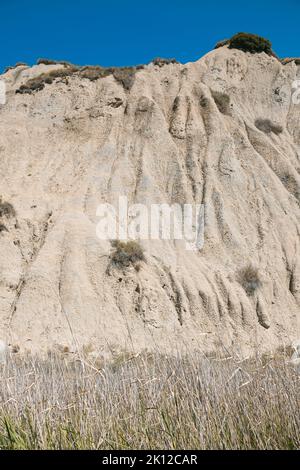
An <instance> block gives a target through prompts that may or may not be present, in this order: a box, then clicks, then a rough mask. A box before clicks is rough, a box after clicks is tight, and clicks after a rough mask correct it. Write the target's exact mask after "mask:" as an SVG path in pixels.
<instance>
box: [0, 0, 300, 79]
mask: <svg viewBox="0 0 300 470" xmlns="http://www.w3.org/2000/svg"><path fill="white" fill-rule="evenodd" d="M0 17H1V20H2V21H1V27H0V39H1V56H0V70H2V69H3V67H5V66H7V65H14V64H15V63H16V62H18V61H24V62H26V63H28V64H33V63H35V62H36V60H37V59H38V58H40V57H46V58H50V59H57V60H68V61H70V62H73V63H75V64H100V65H103V66H108V65H134V64H139V63H147V62H149V61H150V60H151V59H153V58H154V57H157V56H160V57H175V58H176V59H177V60H179V61H181V62H187V61H190V60H196V59H198V58H199V57H201V56H202V55H203V54H205V53H206V52H208V51H209V50H211V49H212V48H213V47H214V45H215V43H216V42H217V41H219V40H221V39H224V38H226V37H230V36H232V35H233V34H234V33H236V32H238V31H246V32H253V33H256V34H259V35H262V36H264V37H266V38H268V39H270V40H271V41H272V43H273V49H274V50H275V52H276V53H277V54H278V55H279V56H281V57H286V56H300V26H299V25H300V22H299V19H300V0H285V1H282V0H281V1H279V0H251V1H249V2H248V1H244V2H243V1H241V0H239V1H237V0H233V1H230V0H227V1H225V0H223V1H219V0H207V1H196V0H151V1H150V0H140V1H137V0H131V1H130V0H127V1H125V0H123V1H122V0H111V1H109V0H107V1H102V0H51V1H44V0H26V1H25V0H0Z"/></svg>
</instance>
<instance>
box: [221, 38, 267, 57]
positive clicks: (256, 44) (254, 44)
mask: <svg viewBox="0 0 300 470" xmlns="http://www.w3.org/2000/svg"><path fill="white" fill-rule="evenodd" d="M228 47H229V49H240V50H241V51H244V52H251V54H255V53H260V52H265V53H266V54H268V55H273V54H274V53H273V51H272V43H271V42H270V41H269V40H268V39H265V38H263V37H261V36H257V35H256V34H250V33H237V34H235V35H234V36H232V38H230V39H229V42H228Z"/></svg>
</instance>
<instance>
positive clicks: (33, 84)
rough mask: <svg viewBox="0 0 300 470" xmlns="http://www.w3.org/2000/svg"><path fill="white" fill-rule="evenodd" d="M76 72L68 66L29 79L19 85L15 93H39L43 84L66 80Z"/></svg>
mask: <svg viewBox="0 0 300 470" xmlns="http://www.w3.org/2000/svg"><path fill="white" fill-rule="evenodd" d="M76 72H78V68H77V67H76V66H70V67H69V66H68V67H64V68H62V69H58V70H50V71H49V72H47V73H42V74H41V75H38V76H37V77H34V78H31V79H30V80H28V81H27V82H26V83H25V84H24V85H21V86H20V88H19V89H18V90H16V93H21V94H24V93H29V94H31V93H32V92H34V91H41V90H43V88H44V87H45V84H47V85H51V83H53V82H54V80H56V79H57V78H61V79H66V78H67V77H70V76H72V75H74V74H75V73H76Z"/></svg>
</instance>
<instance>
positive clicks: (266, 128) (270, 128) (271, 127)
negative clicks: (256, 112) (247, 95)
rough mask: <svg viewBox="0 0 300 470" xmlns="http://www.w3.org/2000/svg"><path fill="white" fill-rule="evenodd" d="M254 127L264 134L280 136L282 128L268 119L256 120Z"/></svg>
mask: <svg viewBox="0 0 300 470" xmlns="http://www.w3.org/2000/svg"><path fill="white" fill-rule="evenodd" d="M255 126H256V127H257V129H259V130H260V131H262V132H264V133H265V134H270V133H271V132H273V133H274V134H276V135H279V134H281V132H282V131H283V127H282V126H281V125H280V124H276V123H275V122H272V121H270V119H256V121H255Z"/></svg>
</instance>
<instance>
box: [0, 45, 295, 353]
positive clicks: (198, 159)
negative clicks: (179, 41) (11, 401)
mask: <svg viewBox="0 0 300 470" xmlns="http://www.w3.org/2000/svg"><path fill="white" fill-rule="evenodd" d="M0 79H1V80H3V81H5V83H6V88H7V102H6V104H4V105H1V106H0V172H1V180H0V181H1V186H0V196H1V197H2V206H0V207H2V208H3V209H2V211H1V210H0V215H1V227H2V228H1V233H0V252H1V255H0V338H1V339H2V340H3V341H5V342H6V343H7V344H10V345H11V347H12V348H15V349H18V348H20V351H26V350H31V351H46V350H47V349H52V348H59V349H62V350H65V351H67V350H69V351H73V350H75V349H77V348H79V349H80V348H86V349H88V350H90V351H99V352H100V353H101V354H102V353H103V354H104V353H105V352H109V351H124V350H128V349H130V350H132V349H133V350H137V351H140V350H145V349H147V350H151V349H153V348H157V349H159V350H161V351H170V350H173V351H174V350H178V349H180V350H185V349H188V348H197V349H200V350H203V351H206V352H210V351H213V350H215V349H216V348H221V347H222V348H224V350H228V351H229V350H231V349H232V348H234V349H235V350H237V351H238V352H239V353H241V354H248V353H250V352H253V351H254V350H257V349H258V350H260V351H265V350H269V349H272V348H276V347H278V346H280V345H282V344H288V343H290V342H291V341H293V340H294V339H296V338H299V337H300V239H299V233H300V206H299V204H300V104H297V103H294V102H293V93H295V89H294V88H293V83H294V82H295V80H297V79H300V66H299V63H298V65H297V63H296V62H295V61H293V60H291V61H289V62H287V63H286V64H283V63H281V62H280V61H279V60H278V59H277V58H276V57H272V56H269V55H267V54H265V53H261V54H251V53H246V52H243V51H240V50H236V49H229V48H228V47H227V46H226V45H225V46H222V47H219V48H218V49H216V50H214V51H212V52H210V53H208V54H207V55H205V56H204V57H202V58H201V59H200V60H198V61H196V62H194V63H187V64H179V63H176V62H175V61H170V63H168V62H166V63H165V62H164V61H156V62H153V63H150V64H149V65H146V66H142V67H138V68H136V69H134V70H131V69H124V70H119V71H118V70H115V69H113V70H110V71H107V72H105V71H104V72H103V71H102V70H101V69H100V68H99V69H97V68H95V67H91V68H85V69H84V70H80V71H78V70H77V69H76V68H74V69H73V68H72V66H70V65H69V64H67V63H63V64H62V63H58V64H55V63H54V64H49V65H48V64H47V65H46V64H45V63H41V64H40V65H36V66H33V67H27V66H25V65H19V66H17V67H15V68H12V69H10V70H8V71H7V72H6V73H4V74H3V75H2V76H0ZM119 195H125V196H127V198H128V201H129V203H130V204H132V203H143V204H146V205H149V204H152V203H158V202H160V203H168V204H174V203H178V204H185V203H191V204H196V203H197V204H204V206H205V235H204V246H203V248H202V249H200V250H198V251H189V250H186V246H185V244H184V243H183V242H181V241H176V240H169V241H168V240H142V241H141V242H140V243H141V245H142V246H143V248H144V255H145V260H144V261H142V262H141V263H140V265H139V268H138V269H136V266H133V265H132V266H127V267H123V268H122V267H120V266H112V265H111V253H112V246H111V243H110V241H109V240H107V241H104V240H99V239H98V237H97V235H96V226H97V223H98V221H99V217H97V207H98V205H99V204H101V203H111V204H117V202H118V198H119ZM10 205H11V206H10ZM108 268H109V269H108ZM251 269H252V271H253V272H252V274H251ZM247 270H248V279H247ZM249 270H250V278H249ZM251 276H252V277H251ZM253 277H254V278H253ZM247 283H248V284H247ZM253 283H254V286H253ZM252 287H253V289H252Z"/></svg>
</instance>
